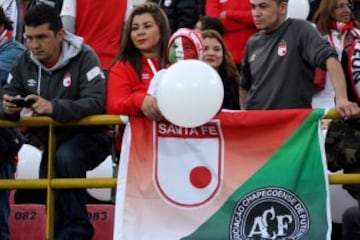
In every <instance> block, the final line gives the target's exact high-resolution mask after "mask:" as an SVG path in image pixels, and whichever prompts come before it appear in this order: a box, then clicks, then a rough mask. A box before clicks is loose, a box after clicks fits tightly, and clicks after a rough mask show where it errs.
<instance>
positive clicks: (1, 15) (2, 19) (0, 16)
mask: <svg viewBox="0 0 360 240" xmlns="http://www.w3.org/2000/svg"><path fill="white" fill-rule="evenodd" d="M2 25H4V28H5V29H6V30H13V26H12V22H11V20H10V19H9V18H8V17H7V16H6V15H5V11H4V9H3V8H2V7H0V26H2Z"/></svg>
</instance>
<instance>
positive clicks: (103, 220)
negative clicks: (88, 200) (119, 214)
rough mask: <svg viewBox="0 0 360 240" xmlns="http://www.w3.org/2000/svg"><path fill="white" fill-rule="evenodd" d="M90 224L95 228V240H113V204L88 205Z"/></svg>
mask: <svg viewBox="0 0 360 240" xmlns="http://www.w3.org/2000/svg"><path fill="white" fill-rule="evenodd" d="M86 207H87V210H88V215H89V219H90V222H91V223H92V225H93V226H94V230H95V234H94V237H93V240H112V239H113V231H114V211H115V207H114V205H112V204H87V205H86Z"/></svg>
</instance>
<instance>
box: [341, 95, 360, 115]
mask: <svg viewBox="0 0 360 240" xmlns="http://www.w3.org/2000/svg"><path fill="white" fill-rule="evenodd" d="M335 109H336V111H337V112H338V113H339V114H340V115H341V117H343V118H344V119H345V120H346V119H350V118H353V117H355V116H356V115H357V114H359V112H360V109H359V106H358V105H357V104H356V103H354V102H350V101H348V100H347V99H336V106H335Z"/></svg>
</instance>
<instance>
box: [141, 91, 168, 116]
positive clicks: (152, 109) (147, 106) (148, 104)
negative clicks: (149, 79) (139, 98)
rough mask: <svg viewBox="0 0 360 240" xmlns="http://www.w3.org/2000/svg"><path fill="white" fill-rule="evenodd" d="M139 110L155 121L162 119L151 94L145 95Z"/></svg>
mask: <svg viewBox="0 0 360 240" xmlns="http://www.w3.org/2000/svg"><path fill="white" fill-rule="evenodd" d="M141 111H142V112H143V113H144V115H145V116H146V117H148V118H150V119H153V120H156V121H158V120H162V119H163V118H164V117H163V116H162V114H161V112H160V110H159V107H158V105H157V102H156V98H154V97H153V96H149V95H147V96H146V97H145V98H144V101H143V103H142V105H141Z"/></svg>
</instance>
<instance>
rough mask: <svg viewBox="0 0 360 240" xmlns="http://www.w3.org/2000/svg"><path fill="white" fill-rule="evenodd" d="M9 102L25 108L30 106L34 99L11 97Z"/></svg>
mask: <svg viewBox="0 0 360 240" xmlns="http://www.w3.org/2000/svg"><path fill="white" fill-rule="evenodd" d="M11 102H12V103H14V104H15V105H16V106H18V107H26V108H30V107H31V106H32V105H33V104H34V103H35V101H34V100H32V99H29V100H25V98H13V99H12V100H11Z"/></svg>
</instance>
